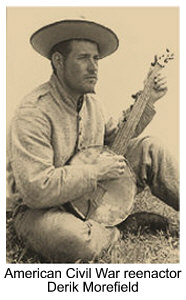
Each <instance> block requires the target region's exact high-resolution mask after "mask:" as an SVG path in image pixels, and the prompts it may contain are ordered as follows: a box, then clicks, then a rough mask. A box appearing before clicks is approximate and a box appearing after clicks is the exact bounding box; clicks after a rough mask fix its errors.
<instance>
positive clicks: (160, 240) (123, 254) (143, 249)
mask: <svg viewBox="0 0 186 300" xmlns="http://www.w3.org/2000/svg"><path fill="white" fill-rule="evenodd" d="M139 211H147V212H154V213H158V214H160V215H162V216H165V217H167V218H168V219H169V221H170V222H171V223H174V224H177V225H178V224H179V216H178V213H177V212H175V211H174V210H173V209H171V208H170V207H168V206H167V205H165V204H162V203H161V202H160V201H159V200H158V199H156V198H155V197H153V196H152V195H151V194H150V192H149V191H145V192H143V193H141V194H140V195H139V196H138V197H137V198H136V201H135V205H134V209H133V212H139ZM7 262H8V263H45V261H43V260H42V259H41V258H40V257H38V255H37V254H35V253H33V252H30V251H29V250H27V249H26V248H25V247H24V245H22V244H21V243H20V242H19V241H18V239H17V237H16V234H15V231H14V228H13V220H12V218H11V215H8V216H7ZM178 262H179V239H178V237H173V236H171V235H169V234H168V235H167V234H165V233H163V232H158V233H157V234H152V233H141V232H140V230H139V231H138V232H137V233H136V234H132V233H127V234H126V235H125V236H121V239H120V240H119V241H118V242H117V244H116V245H115V246H114V247H113V248H112V249H110V250H109V251H107V252H106V253H104V254H103V255H102V257H100V258H98V259H97V260H96V261H91V262H89V263H178Z"/></svg>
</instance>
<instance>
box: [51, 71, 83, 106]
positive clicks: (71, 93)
mask: <svg viewBox="0 0 186 300" xmlns="http://www.w3.org/2000/svg"><path fill="white" fill-rule="evenodd" d="M56 77H57V79H58V81H59V83H60V85H61V87H62V89H63V91H64V92H65V93H66V94H67V96H68V97H69V98H70V99H71V100H72V101H73V103H74V104H75V105H77V104H78V101H79V98H80V97H82V96H83V94H81V93H78V92H75V91H72V89H70V88H69V87H68V86H67V85H66V84H65V82H64V80H63V79H61V78H59V77H58V76H57V75H56Z"/></svg>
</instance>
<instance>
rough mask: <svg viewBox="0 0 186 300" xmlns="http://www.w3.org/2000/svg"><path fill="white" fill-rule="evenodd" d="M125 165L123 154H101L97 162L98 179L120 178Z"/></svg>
mask: <svg viewBox="0 0 186 300" xmlns="http://www.w3.org/2000/svg"><path fill="white" fill-rule="evenodd" d="M125 167H126V162H125V159H124V157H123V156H122V155H104V154H103V155H100V157H99V158H98V159H97V162H96V164H95V168H96V170H97V178H98V181H101V180H111V179H118V178H119V177H121V176H122V175H123V174H124V171H125Z"/></svg>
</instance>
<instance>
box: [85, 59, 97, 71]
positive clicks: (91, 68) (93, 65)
mask: <svg viewBox="0 0 186 300" xmlns="http://www.w3.org/2000/svg"><path fill="white" fill-rule="evenodd" d="M87 69H88V71H89V72H91V73H95V72H96V71H97V69H98V66H97V61H95V59H93V58H90V59H89V61H88V66H87Z"/></svg>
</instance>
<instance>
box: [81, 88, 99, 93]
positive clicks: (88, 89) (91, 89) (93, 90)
mask: <svg viewBox="0 0 186 300" xmlns="http://www.w3.org/2000/svg"><path fill="white" fill-rule="evenodd" d="M83 93H84V94H95V93H96V92H95V87H87V88H85V89H84V92H83Z"/></svg>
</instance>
